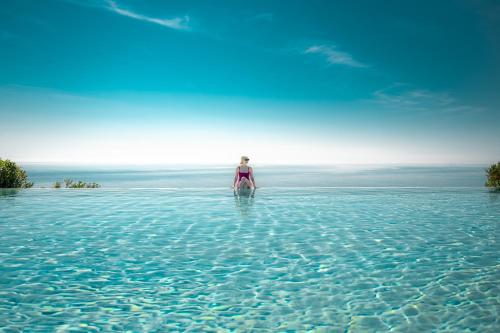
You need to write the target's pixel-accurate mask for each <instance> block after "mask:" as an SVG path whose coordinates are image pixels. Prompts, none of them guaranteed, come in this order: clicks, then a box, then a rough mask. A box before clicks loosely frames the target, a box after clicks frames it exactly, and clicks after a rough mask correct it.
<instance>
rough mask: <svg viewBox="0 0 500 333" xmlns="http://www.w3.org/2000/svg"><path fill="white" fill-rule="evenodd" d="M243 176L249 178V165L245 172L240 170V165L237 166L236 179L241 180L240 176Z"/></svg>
mask: <svg viewBox="0 0 500 333" xmlns="http://www.w3.org/2000/svg"><path fill="white" fill-rule="evenodd" d="M243 177H245V178H246V179H248V180H250V167H248V171H247V172H241V171H240V167H238V181H240V180H241V178H243Z"/></svg>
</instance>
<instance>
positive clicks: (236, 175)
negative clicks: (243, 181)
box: [233, 168, 238, 187]
mask: <svg viewBox="0 0 500 333" xmlns="http://www.w3.org/2000/svg"><path fill="white" fill-rule="evenodd" d="M237 180H238V168H236V172H235V173H234V179H233V187H236V181H237Z"/></svg>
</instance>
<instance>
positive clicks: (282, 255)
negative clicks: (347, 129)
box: [0, 189, 500, 332]
mask: <svg viewBox="0 0 500 333" xmlns="http://www.w3.org/2000/svg"><path fill="white" fill-rule="evenodd" d="M499 208H500V198H499V197H498V196H497V195H495V194H491V193H488V192H487V191H484V190H482V189H294V190H291V189H288V190H278V189H274V190H271V189H269V190H268V189H262V190H257V191H256V193H255V196H253V197H252V196H234V195H233V193H232V192H231V191H227V190H83V191H78V190H74V191H71V190H62V191H57V190H26V191H20V192H16V193H11V194H8V195H4V196H2V197H0V221H1V222H0V258H1V264H0V271H1V274H0V327H2V329H3V330H4V331H9V332H10V331H12V332H15V331H30V332H47V331H59V332H65V331H67V332H74V331H82V332H89V331H120V332H123V331H124V332H126V331H131V332H162V331H189V330H192V331H200V330H203V331H256V332H262V331H269V332H274V331H308V330H312V331H314V332H322V331H324V332H386V331H393V332H423V331H456V332H466V331H474V330H476V331H480V332H496V331H498V328H499V322H498V319H497V318H499V313H498V312H499V308H500V307H499V305H500V298H499V297H500V296H499V295H500V292H499V287H498V282H499V280H500V273H499V269H498V267H499V259H498V255H497V253H498V251H499V246H498V242H497V240H498V231H499V229H498V223H499V221H500V213H499V212H500V209H499Z"/></svg>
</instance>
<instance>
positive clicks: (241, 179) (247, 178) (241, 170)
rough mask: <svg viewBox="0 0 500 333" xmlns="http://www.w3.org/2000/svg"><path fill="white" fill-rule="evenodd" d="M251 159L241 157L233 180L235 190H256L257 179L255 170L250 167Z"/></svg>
mask: <svg viewBox="0 0 500 333" xmlns="http://www.w3.org/2000/svg"><path fill="white" fill-rule="evenodd" d="M249 160H250V159H249V158H248V157H246V156H241V162H240V165H239V166H238V167H237V168H236V173H235V175H234V180H233V188H234V189H235V190H239V189H242V188H244V187H249V188H250V189H251V190H254V189H255V179H254V178H253V169H252V168H251V167H249V166H248V161H249Z"/></svg>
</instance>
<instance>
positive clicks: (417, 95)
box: [373, 84, 483, 114]
mask: <svg viewBox="0 0 500 333" xmlns="http://www.w3.org/2000/svg"><path fill="white" fill-rule="evenodd" d="M373 101H374V102H376V103H378V104H381V105H384V106H385V107H387V108H390V109H394V110H398V111H414V112H422V113H427V112H429V113H455V114H462V113H477V112H481V111H483V108H482V107H478V106H473V105H467V104H463V103H461V102H460V101H459V100H457V99H456V98H455V97H453V96H452V95H451V94H450V93H447V92H432V91H429V90H425V89H416V88H412V87H411V86H408V85H406V84H394V85H392V86H390V87H388V88H385V89H380V90H377V91H375V92H374V93H373Z"/></svg>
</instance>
